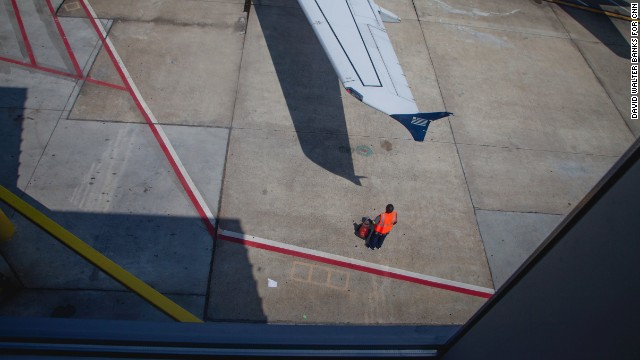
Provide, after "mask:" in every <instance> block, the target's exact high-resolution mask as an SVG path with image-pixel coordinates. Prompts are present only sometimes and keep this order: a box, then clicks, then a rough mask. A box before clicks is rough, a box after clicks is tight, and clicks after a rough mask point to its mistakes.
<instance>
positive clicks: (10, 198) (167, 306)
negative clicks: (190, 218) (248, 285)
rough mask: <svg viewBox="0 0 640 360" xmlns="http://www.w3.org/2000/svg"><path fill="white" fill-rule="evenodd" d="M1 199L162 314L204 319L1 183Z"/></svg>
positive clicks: (189, 318)
mask: <svg viewBox="0 0 640 360" xmlns="http://www.w3.org/2000/svg"><path fill="white" fill-rule="evenodd" d="M0 200H1V201H3V202H4V203H6V204H7V205H9V206H11V207H12V208H13V209H14V210H16V211H17V212H19V213H20V214H22V215H23V216H24V217H26V218H27V219H28V220H29V221H30V222H32V223H34V224H35V225H37V226H38V227H40V228H41V229H43V230H44V231H46V232H47V233H48V234H50V235H51V236H53V237H54V238H55V239H57V240H58V241H60V242H61V243H62V244H64V245H65V246H67V247H68V248H70V249H71V250H73V251H74V252H75V253H77V254H78V255H80V256H81V257H82V258H84V259H85V260H87V261H88V262H90V263H91V264H93V265H94V266H96V267H98V268H99V269H100V270H102V271H103V272H105V273H106V274H107V275H109V276H110V277H112V278H113V279H114V280H116V281H118V282H119V283H121V284H122V285H124V286H125V287H126V288H128V289H130V290H132V291H133V292H135V293H136V294H137V295H138V296H140V297H141V298H143V299H144V300H145V301H147V302H148V303H150V304H152V305H153V306H155V307H156V308H158V309H159V310H161V311H162V312H163V313H165V314H167V315H169V316H170V317H172V318H173V319H175V320H177V321H182V322H202V320H200V319H199V318H197V317H195V316H194V315H193V314H191V313H190V312H188V311H187V310H185V309H183V308H182V307H180V305H178V304H176V303H175V302H173V301H171V300H170V299H169V298H167V297H166V296H164V295H162V294H161V293H160V292H158V291H157V290H155V289H154V288H152V287H151V286H149V285H148V284H147V283H145V282H143V281H142V280H140V279H139V278H137V277H136V276H135V275H133V274H131V273H130V272H128V271H127V270H125V269H124V268H122V267H121V266H120V265H118V264H116V263H115V262H113V261H112V260H111V259H109V258H108V257H106V256H104V255H103V254H102V253H100V252H99V251H97V250H96V249H94V248H92V247H91V246H89V245H88V244H87V243H85V242H84V241H82V240H81V239H80V238H78V237H77V236H75V235H73V234H72V233H71V232H69V231H68V230H67V229H65V228H63V227H62V226H61V225H59V224H58V223H56V222H55V221H53V220H51V219H50V218H48V217H47V216H46V215H44V214H43V213H41V212H40V211H38V210H37V209H36V208H34V207H33V206H31V205H29V204H28V203H27V202H26V201H24V200H22V199H20V198H19V197H18V196H16V195H15V194H13V193H12V192H10V191H9V190H7V189H5V188H4V187H3V186H1V185H0Z"/></svg>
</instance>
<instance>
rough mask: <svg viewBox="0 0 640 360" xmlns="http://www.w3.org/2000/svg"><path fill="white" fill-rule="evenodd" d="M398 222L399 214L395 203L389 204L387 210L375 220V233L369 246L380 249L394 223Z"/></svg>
mask: <svg viewBox="0 0 640 360" xmlns="http://www.w3.org/2000/svg"><path fill="white" fill-rule="evenodd" d="M397 223H398V214H397V213H396V212H395V211H394V210H393V205H391V204H389V205H387V209H386V212H384V213H382V214H380V215H378V217H377V218H375V220H374V221H373V234H372V235H371V239H370V240H369V245H368V246H369V248H371V249H372V250H373V249H380V247H381V246H382V243H383V242H384V239H385V238H386V237H387V235H388V234H389V232H391V229H393V225H395V224H397Z"/></svg>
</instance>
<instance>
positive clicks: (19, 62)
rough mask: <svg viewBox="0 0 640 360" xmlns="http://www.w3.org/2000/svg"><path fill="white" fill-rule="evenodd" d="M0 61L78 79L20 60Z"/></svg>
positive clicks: (0, 58)
mask: <svg viewBox="0 0 640 360" xmlns="http://www.w3.org/2000/svg"><path fill="white" fill-rule="evenodd" d="M0 61H4V62H8V63H11V64H16V65H20V66H24V67H27V68H29V69H35V70H40V71H44V72H48V73H51V74H56V75H61V76H66V77H70V78H72V79H79V78H78V76H76V75H74V74H69V73H66V72H64V71H60V70H56V69H50V68H46V67H43V66H39V65H32V64H29V63H26V62H23V61H20V60H14V59H9V58H6V57H2V56H0Z"/></svg>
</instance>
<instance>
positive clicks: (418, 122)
mask: <svg viewBox="0 0 640 360" xmlns="http://www.w3.org/2000/svg"><path fill="white" fill-rule="evenodd" d="M430 122H431V120H426V119H421V118H419V117H415V116H414V117H413V119H411V123H412V124H413V125H418V126H427V125H429V123H430Z"/></svg>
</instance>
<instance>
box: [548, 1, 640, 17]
mask: <svg viewBox="0 0 640 360" xmlns="http://www.w3.org/2000/svg"><path fill="white" fill-rule="evenodd" d="M544 1H546V2H551V3H555V4H559V5H566V6H570V7H574V8H576V9H580V10H585V11H590V12H592V13H596V14H602V15H607V16H609V17H613V18H616V19H622V20H627V21H638V20H637V19H632V18H631V17H629V16H626V15H622V14H618V13H614V12H610V11H605V10H600V9H594V8H590V7H588V6H582V5H578V4H573V3H569V2H566V1H561V0H544Z"/></svg>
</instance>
